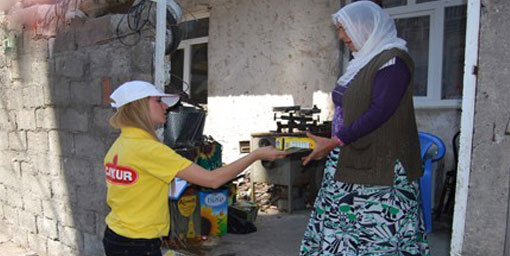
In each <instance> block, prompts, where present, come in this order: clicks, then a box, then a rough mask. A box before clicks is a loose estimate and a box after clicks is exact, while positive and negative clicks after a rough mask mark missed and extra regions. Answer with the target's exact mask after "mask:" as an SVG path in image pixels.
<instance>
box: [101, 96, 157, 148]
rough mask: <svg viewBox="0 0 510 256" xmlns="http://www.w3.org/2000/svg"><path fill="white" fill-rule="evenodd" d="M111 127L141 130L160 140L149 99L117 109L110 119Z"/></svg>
mask: <svg viewBox="0 0 510 256" xmlns="http://www.w3.org/2000/svg"><path fill="white" fill-rule="evenodd" d="M110 125H111V126H112V127H114V128H117V129H120V128H124V127H135V128H140V129H142V130H144V131H146V132H148V133H149V134H150V135H152V137H154V139H156V140H158V137H157V136H156V132H155V130H154V125H153V124H152V119H151V116H150V107H149V98H143V99H139V100H135V101H133V102H130V103H128V104H126V105H124V106H122V107H120V108H119V109H117V112H116V113H115V114H114V115H113V116H112V117H111V118H110Z"/></svg>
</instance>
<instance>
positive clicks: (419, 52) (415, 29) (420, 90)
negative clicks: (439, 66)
mask: <svg viewBox="0 0 510 256" xmlns="http://www.w3.org/2000/svg"><path fill="white" fill-rule="evenodd" d="M395 24H396V26H397V31H398V36H399V37H401V38H403V39H405V40H406V41H407V48H408V49H409V54H410V55H411V57H412V58H413V60H414V96H427V82H428V80H427V76H428V69H429V30H430V16H420V17H413V18H403V19H396V20H395Z"/></svg>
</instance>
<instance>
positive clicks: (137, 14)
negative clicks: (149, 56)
mask: <svg viewBox="0 0 510 256" xmlns="http://www.w3.org/2000/svg"><path fill="white" fill-rule="evenodd" d="M152 4H153V3H152V2H149V1H148V0H141V1H138V2H137V3H135V4H133V5H132V6H131V7H130V8H129V10H128V12H127V13H126V14H125V15H123V16H122V17H121V18H120V20H119V23H118V24H117V28H116V29H115V34H116V35H117V39H119V41H120V43H121V44H123V45H125V46H134V45H136V44H138V42H140V40H141V38H142V29H143V28H144V27H145V26H146V25H147V24H149V25H151V27H154V25H153V24H152V22H151V20H150V15H151V10H152ZM145 9H147V11H146V12H145V15H144V10H145ZM125 18H126V19H127V26H128V28H129V30H130V32H128V33H121V31H120V26H121V24H122V22H123V21H124V19H125ZM132 34H136V35H137V38H136V39H135V40H134V42H133V43H127V42H126V41H125V40H124V39H123V38H124V37H127V36H129V35H132Z"/></svg>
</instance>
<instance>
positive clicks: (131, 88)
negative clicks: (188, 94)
mask: <svg viewBox="0 0 510 256" xmlns="http://www.w3.org/2000/svg"><path fill="white" fill-rule="evenodd" d="M149 96H159V97H161V101H163V102H164V103H166V104H167V105H168V106H169V107H171V106H173V105H175V104H176V103H177V102H178V101H179V96H178V95H175V94H166V93H163V92H161V91H160V90H158V89H156V87H155V86H154V85H153V84H151V83H149V82H145V81H129V82H126V83H124V84H122V85H121V86H119V88H117V89H115V91H113V93H112V94H111V95H110V99H112V100H113V101H114V102H112V103H111V105H112V107H114V108H117V109H118V108H120V107H122V106H124V105H126V104H128V103H130V102H133V101H135V100H139V99H143V98H145V97H149Z"/></svg>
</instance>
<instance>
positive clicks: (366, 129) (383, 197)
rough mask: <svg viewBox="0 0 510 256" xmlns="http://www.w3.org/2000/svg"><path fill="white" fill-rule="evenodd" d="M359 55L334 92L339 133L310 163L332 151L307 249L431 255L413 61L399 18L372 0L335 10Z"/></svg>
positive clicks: (323, 142) (322, 141)
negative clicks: (400, 33)
mask: <svg viewBox="0 0 510 256" xmlns="http://www.w3.org/2000/svg"><path fill="white" fill-rule="evenodd" d="M332 18H333V24H334V25H335V27H336V32H337V34H338V37H339V39H340V40H341V41H343V42H344V43H345V44H346V45H347V46H348V47H349V49H350V50H351V52H352V55H353V57H354V58H353V59H352V60H351V61H350V62H349V65H348V66H347V69H346V71H345V73H344V74H343V75H342V76H341V77H340V78H339V79H338V80H337V82H336V86H335V88H334V90H333V92H332V98H333V102H334V104H335V114H334V117H333V127H332V137H331V138H324V137H318V136H314V135H312V134H308V136H309V137H311V138H312V139H314V140H315V142H316V147H315V149H314V151H313V152H312V153H311V154H310V155H308V156H307V157H306V158H305V159H304V161H303V164H307V163H308V161H310V160H312V159H319V158H322V157H324V156H326V155H328V160H327V163H326V167H325V170H324V176H323V181H322V185H321V189H320V191H319V193H318V195H317V199H316V201H315V205H314V209H313V211H312V214H311V216H310V220H309V223H308V226H307V228H306V230H305V234H304V238H303V241H302V243H301V248H300V254H301V255H428V254H429V246H428V242H427V239H426V236H425V232H424V224H423V213H422V208H421V204H420V200H419V199H420V192H419V182H418V179H419V178H420V176H421V175H422V169H421V161H420V154H419V153H420V151H419V150H420V148H419V139H418V131H417V128H416V120H415V114H414V106H413V81H412V80H413V79H412V77H413V71H414V66H413V61H412V59H411V57H410V56H409V54H408V53H407V48H406V42H405V41H404V40H402V39H400V38H398V37H397V31H396V28H395V23H394V21H393V19H392V18H391V17H390V16H389V15H388V14H386V13H385V12H384V11H383V10H382V9H381V8H380V7H379V6H378V5H376V4H374V3H373V2H370V1H357V2H354V3H352V4H349V5H346V6H345V7H343V8H341V9H340V10H339V11H338V12H337V13H335V14H333V15H332Z"/></svg>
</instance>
